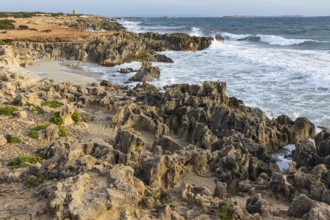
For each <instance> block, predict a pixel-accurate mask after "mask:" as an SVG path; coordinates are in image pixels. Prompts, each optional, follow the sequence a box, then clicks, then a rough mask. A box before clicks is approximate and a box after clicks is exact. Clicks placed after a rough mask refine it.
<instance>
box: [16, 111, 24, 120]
mask: <svg viewBox="0 0 330 220" xmlns="http://www.w3.org/2000/svg"><path fill="white" fill-rule="evenodd" d="M13 115H14V116H15V117H17V118H23V119H24V118H27V117H28V114H27V112H26V111H18V112H13Z"/></svg>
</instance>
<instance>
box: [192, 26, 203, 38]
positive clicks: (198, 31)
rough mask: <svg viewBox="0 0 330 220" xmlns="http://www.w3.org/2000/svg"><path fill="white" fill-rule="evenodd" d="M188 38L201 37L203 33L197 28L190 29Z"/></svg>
mask: <svg viewBox="0 0 330 220" xmlns="http://www.w3.org/2000/svg"><path fill="white" fill-rule="evenodd" d="M190 36H196V37H202V36H203V31H202V30H201V29H200V28H198V27H192V28H191V32H190Z"/></svg>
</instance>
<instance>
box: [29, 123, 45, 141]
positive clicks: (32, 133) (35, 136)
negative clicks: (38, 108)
mask: <svg viewBox="0 0 330 220" xmlns="http://www.w3.org/2000/svg"><path fill="white" fill-rule="evenodd" d="M48 126H49V125H39V126H37V127H34V128H32V129H31V130H30V131H29V133H28V136H29V137H31V138H33V139H38V138H39V133H38V131H41V130H43V129H46V128H47V127H48Z"/></svg>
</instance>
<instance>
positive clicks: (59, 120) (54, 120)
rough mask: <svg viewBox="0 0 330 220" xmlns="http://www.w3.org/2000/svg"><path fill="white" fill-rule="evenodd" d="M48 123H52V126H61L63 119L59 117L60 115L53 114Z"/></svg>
mask: <svg viewBox="0 0 330 220" xmlns="http://www.w3.org/2000/svg"><path fill="white" fill-rule="evenodd" d="M50 122H52V123H53V124H56V125H57V126H61V125H63V119H62V117H61V113H60V112H55V113H54V115H53V116H52V118H51V119H50Z"/></svg>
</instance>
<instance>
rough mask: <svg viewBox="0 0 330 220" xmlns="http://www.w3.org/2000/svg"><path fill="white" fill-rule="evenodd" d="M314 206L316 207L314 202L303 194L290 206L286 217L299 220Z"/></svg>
mask: <svg viewBox="0 0 330 220" xmlns="http://www.w3.org/2000/svg"><path fill="white" fill-rule="evenodd" d="M315 205H316V202H315V201H313V200H312V199H310V198H309V197H308V196H306V195H305V194H300V195H299V196H298V197H296V198H295V199H294V200H293V202H292V203H291V204H290V206H289V210H288V215H289V216H292V217H295V218H301V217H303V215H305V214H306V213H307V212H309V211H310V210H311V209H312V208H313V207H314V206H315Z"/></svg>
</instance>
